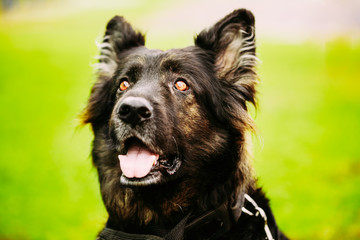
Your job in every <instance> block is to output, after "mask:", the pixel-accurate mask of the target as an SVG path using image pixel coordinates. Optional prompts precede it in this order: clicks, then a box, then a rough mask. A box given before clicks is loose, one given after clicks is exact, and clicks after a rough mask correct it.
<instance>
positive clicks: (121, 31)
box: [96, 16, 145, 76]
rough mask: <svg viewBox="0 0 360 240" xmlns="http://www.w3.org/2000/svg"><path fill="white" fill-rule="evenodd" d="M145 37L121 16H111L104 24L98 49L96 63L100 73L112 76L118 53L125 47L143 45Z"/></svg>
mask: <svg viewBox="0 0 360 240" xmlns="http://www.w3.org/2000/svg"><path fill="white" fill-rule="evenodd" d="M144 44H145V37H144V35H142V34H141V33H139V32H135V30H134V29H133V28H132V26H131V25H130V24H129V23H128V22H126V21H125V19H124V18H123V17H120V16H115V17H113V18H112V19H111V20H110V21H109V22H108V24H107V26H106V32H105V36H104V39H103V41H102V43H100V44H98V47H99V50H100V56H98V58H99V63H98V64H96V67H97V69H98V72H99V74H100V75H107V76H112V75H113V74H114V72H115V71H116V68H117V65H118V63H119V58H118V56H119V54H120V53H121V52H122V51H124V50H127V49H130V48H133V47H138V46H143V45H144Z"/></svg>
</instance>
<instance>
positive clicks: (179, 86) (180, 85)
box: [175, 79, 189, 91]
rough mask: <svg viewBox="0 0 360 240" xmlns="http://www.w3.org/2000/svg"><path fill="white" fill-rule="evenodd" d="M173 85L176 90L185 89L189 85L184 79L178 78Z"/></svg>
mask: <svg viewBox="0 0 360 240" xmlns="http://www.w3.org/2000/svg"><path fill="white" fill-rule="evenodd" d="M175 87H176V89H177V90H179V91H186V90H188V89H189V85H188V84H187V83H186V82H185V80H183V79H178V80H177V81H176V82H175Z"/></svg>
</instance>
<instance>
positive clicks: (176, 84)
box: [82, 9, 287, 240]
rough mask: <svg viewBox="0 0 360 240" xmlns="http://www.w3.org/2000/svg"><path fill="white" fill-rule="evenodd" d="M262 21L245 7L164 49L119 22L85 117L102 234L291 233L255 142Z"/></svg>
mask: <svg viewBox="0 0 360 240" xmlns="http://www.w3.org/2000/svg"><path fill="white" fill-rule="evenodd" d="M254 29H255V28H254V16H253V14H252V13H251V12H250V11H248V10H245V9H239V10H236V11H234V12H232V13H230V14H229V15H227V16H226V17H224V18H223V19H221V20H220V21H219V22H217V23H216V24H215V25H213V26H212V27H210V28H208V29H205V30H203V31H202V32H200V34H198V35H197V36H196V37H195V44H194V46H190V47H186V48H182V49H171V50H168V51H161V50H152V49H148V48H146V47H145V46H144V44H145V37H144V35H142V34H141V33H139V32H137V31H135V30H134V29H133V27H132V26H131V25H130V24H129V23H128V22H126V21H125V20H124V18H123V17H119V16H115V17H114V18H112V19H111V20H110V21H109V23H108V24H107V27H106V32H105V36H104V38H103V41H102V42H101V43H99V48H100V55H99V62H98V63H97V66H98V78H97V81H96V83H95V84H94V86H93V88H92V91H91V95H90V98H89V101H88V104H87V107H86V109H85V110H84V113H83V116H82V119H83V122H84V123H90V124H91V126H92V130H93V132H94V141H93V149H92V158H93V164H94V166H95V167H96V169H97V171H98V175H99V181H100V188H101V195H102V199H103V201H104V204H105V206H106V209H107V212H108V214H109V217H108V221H107V223H106V226H105V228H104V229H103V230H102V231H101V232H100V234H99V235H98V239H176V240H177V239H287V238H286V237H285V236H284V235H283V234H282V233H281V231H280V230H279V229H278V227H277V225H276V222H275V219H274V217H273V214H272V212H271V209H270V207H269V204H268V200H267V199H266V197H265V195H264V194H263V192H262V191H261V189H260V188H259V187H257V185H256V178H255V177H254V176H253V174H252V166H251V163H250V157H249V153H248V151H247V149H248V147H247V146H248V138H249V137H248V136H249V132H251V131H253V130H254V123H253V121H252V119H251V118H250V116H249V114H248V111H247V107H248V104H253V105H256V99H255V94H256V85H257V75H256V72H255V66H256V62H257V58H256V55H255V32H254Z"/></svg>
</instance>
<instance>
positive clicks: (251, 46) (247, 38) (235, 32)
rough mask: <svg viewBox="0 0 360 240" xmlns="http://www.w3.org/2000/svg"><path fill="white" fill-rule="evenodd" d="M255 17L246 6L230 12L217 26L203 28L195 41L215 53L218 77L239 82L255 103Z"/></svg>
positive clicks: (244, 92)
mask: <svg viewBox="0 0 360 240" xmlns="http://www.w3.org/2000/svg"><path fill="white" fill-rule="evenodd" d="M254 24H255V19H254V15H253V14H252V13H251V12H250V11H248V10H246V9H239V10H235V11H234V12H232V13H230V14H229V15H227V16H226V17H224V18H223V19H221V20H220V21H219V22H217V23H216V24H215V25H214V26H212V27H211V28H209V29H206V30H203V31H202V32H201V33H200V34H199V35H198V36H197V37H196V38H195V45H196V46H198V47H201V48H202V49H204V50H206V51H207V52H208V53H210V54H212V56H213V58H214V64H215V71H216V74H217V77H218V78H219V79H223V80H226V81H227V82H230V83H231V84H236V85H237V86H238V87H240V88H241V89H242V91H241V92H242V95H243V97H244V98H245V100H246V101H250V102H252V103H254V104H255V85H256V82H257V77H256V73H255V65H256V62H257V58H256V55H255V26H254Z"/></svg>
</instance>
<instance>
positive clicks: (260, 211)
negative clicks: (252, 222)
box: [241, 194, 274, 240]
mask: <svg viewBox="0 0 360 240" xmlns="http://www.w3.org/2000/svg"><path fill="white" fill-rule="evenodd" d="M245 198H246V200H247V201H248V202H250V203H251V204H252V205H253V207H254V208H255V210H256V212H255V213H252V212H250V211H249V210H247V209H246V208H245V207H242V208H241V209H242V211H243V212H244V213H246V214H248V215H250V216H254V215H255V216H256V217H257V216H259V215H260V216H261V217H262V219H263V220H264V231H265V233H266V239H268V240H274V238H273V236H272V234H271V231H270V228H269V226H268V224H267V217H266V213H265V211H264V209H262V208H261V207H259V206H258V205H257V204H256V202H255V200H254V199H252V198H251V197H250V196H249V195H248V194H245Z"/></svg>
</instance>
